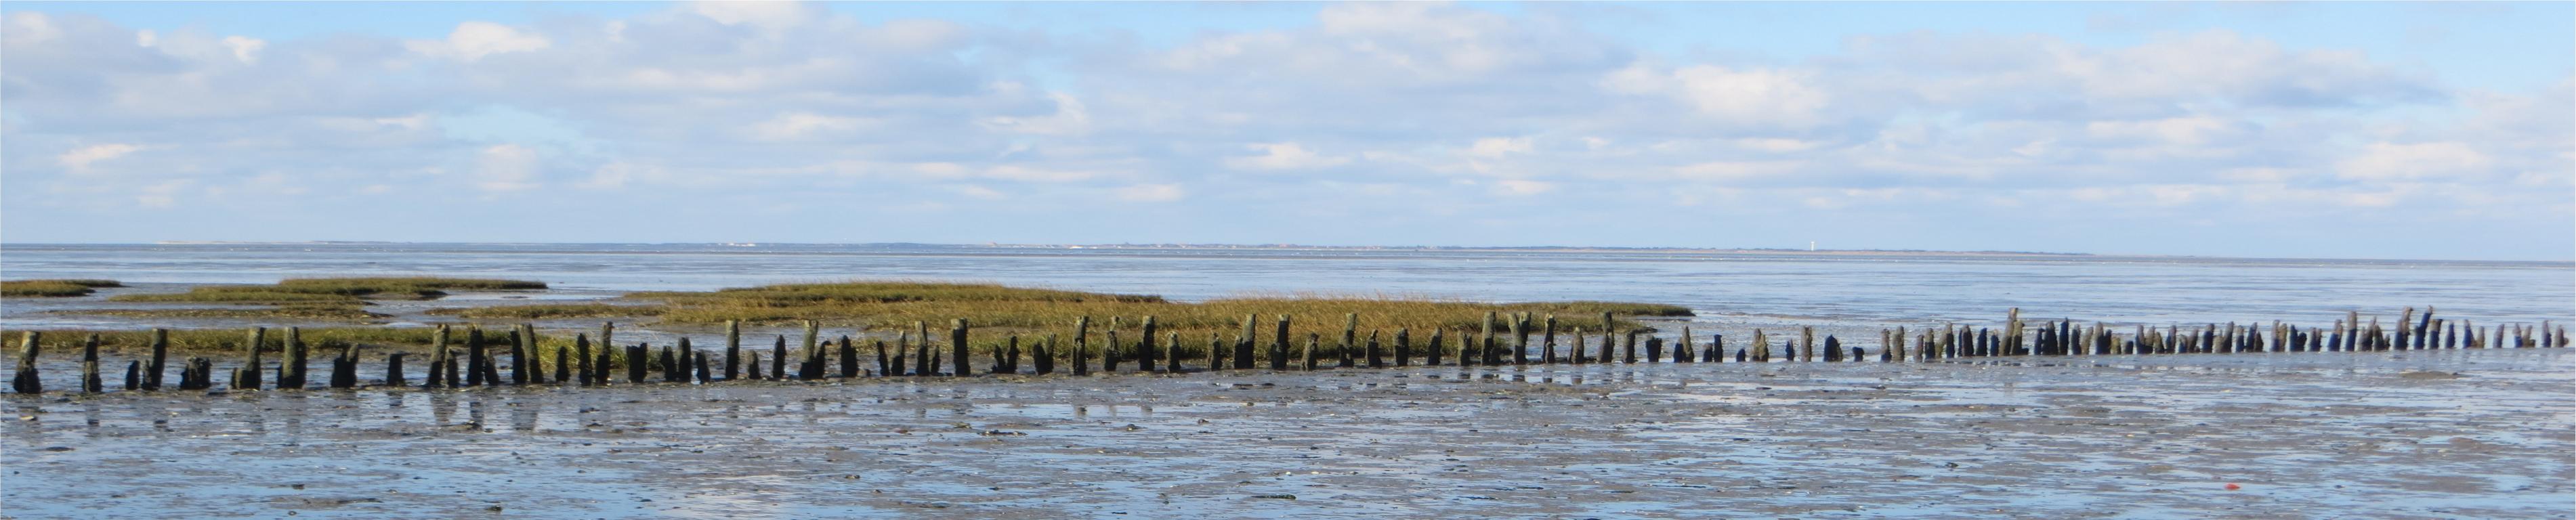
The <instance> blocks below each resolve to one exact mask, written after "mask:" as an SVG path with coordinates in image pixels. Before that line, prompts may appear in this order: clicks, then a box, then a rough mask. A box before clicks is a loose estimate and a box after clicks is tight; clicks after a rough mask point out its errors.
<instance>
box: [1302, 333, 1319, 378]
mask: <svg viewBox="0 0 2576 520" xmlns="http://www.w3.org/2000/svg"><path fill="white" fill-rule="evenodd" d="M1321 342H1323V335H1322V334H1316V333H1313V332H1308V333H1306V350H1305V352H1304V353H1302V354H1301V355H1302V356H1303V357H1302V358H1300V359H1304V360H1305V363H1304V364H1302V365H1300V366H1303V367H1305V369H1306V370H1314V369H1315V348H1316V344H1317V343H1321Z"/></svg>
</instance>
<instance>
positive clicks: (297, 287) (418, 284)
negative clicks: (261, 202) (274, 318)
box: [108, 276, 546, 304]
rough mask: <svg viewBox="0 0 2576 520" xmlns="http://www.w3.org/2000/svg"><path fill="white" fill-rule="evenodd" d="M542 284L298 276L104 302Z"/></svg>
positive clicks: (435, 291)
mask: <svg viewBox="0 0 2576 520" xmlns="http://www.w3.org/2000/svg"><path fill="white" fill-rule="evenodd" d="M544 288H546V284H545V283H544V282H530V281H521V280H497V279H488V278H439V277H430V276H411V277H376V278H299V279H291V280H285V281H281V282H277V283H276V284H274V285H207V286H199V287H194V288H190V289H189V290H188V292H184V293H176V294H127V295H120V296H116V297H112V298H108V301H120V302H194V303H244V304H277V303H297V302H354V301H359V300H361V299H396V298H399V299H429V298H436V297H439V296H444V295H446V294H447V293H445V292H442V291H441V290H442V289H473V290H499V289H544Z"/></svg>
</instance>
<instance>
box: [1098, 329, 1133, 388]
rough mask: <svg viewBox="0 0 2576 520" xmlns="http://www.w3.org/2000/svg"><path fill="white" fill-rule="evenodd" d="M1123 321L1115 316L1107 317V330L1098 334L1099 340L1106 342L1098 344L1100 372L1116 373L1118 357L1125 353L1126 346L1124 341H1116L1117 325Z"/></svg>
mask: <svg viewBox="0 0 2576 520" xmlns="http://www.w3.org/2000/svg"><path fill="white" fill-rule="evenodd" d="M1124 321H1125V320H1120V319H1118V317H1117V316H1111V317H1109V330H1107V331H1103V332H1102V333H1101V335H1100V337H1101V341H1103V342H1106V344H1104V345H1101V346H1100V371H1101V372H1102V373H1110V374H1114V373H1118V361H1119V359H1118V357H1119V355H1120V354H1124V353H1125V350H1126V346H1127V345H1126V344H1124V343H1120V342H1118V326H1119V325H1123V324H1125V323H1123V322H1124Z"/></svg>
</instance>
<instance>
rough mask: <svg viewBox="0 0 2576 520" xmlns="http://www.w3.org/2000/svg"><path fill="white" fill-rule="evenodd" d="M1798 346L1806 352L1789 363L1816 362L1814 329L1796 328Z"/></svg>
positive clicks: (2015, 311)
mask: <svg viewBox="0 0 2576 520" xmlns="http://www.w3.org/2000/svg"><path fill="white" fill-rule="evenodd" d="M2013 314H2015V315H2019V314H2021V309H2018V308H2016V309H2013ZM1798 346H1799V347H1800V348H1804V349H1807V350H1806V351H1805V355H1791V356H1789V357H1790V358H1791V359H1790V361H1806V362H1810V363H1813V362H1815V361H1816V328H1815V327H1806V326H1801V327H1798Z"/></svg>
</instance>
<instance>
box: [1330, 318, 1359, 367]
mask: <svg viewBox="0 0 2576 520" xmlns="http://www.w3.org/2000/svg"><path fill="white" fill-rule="evenodd" d="M1359 329H1360V314H1359V313H1356V312H1353V313H1345V314H1343V315H1342V344H1341V345H1340V346H1337V347H1334V348H1333V353H1334V354H1335V355H1337V356H1339V357H1340V358H1341V367H1342V368H1351V367H1352V366H1354V365H1356V364H1357V363H1355V362H1354V361H1352V359H1351V358H1352V356H1351V355H1352V351H1355V350H1359V347H1360V344H1359Z"/></svg>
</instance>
